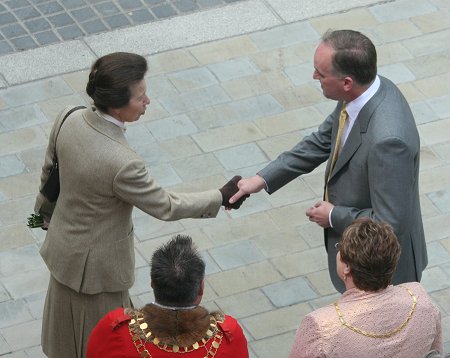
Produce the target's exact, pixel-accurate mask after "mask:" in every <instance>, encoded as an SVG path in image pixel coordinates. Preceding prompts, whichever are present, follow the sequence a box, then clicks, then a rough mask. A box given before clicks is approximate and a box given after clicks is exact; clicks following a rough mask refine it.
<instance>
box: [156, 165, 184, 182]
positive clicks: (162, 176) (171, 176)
mask: <svg viewBox="0 0 450 358" xmlns="http://www.w3.org/2000/svg"><path fill="white" fill-rule="evenodd" d="M148 169H149V173H150V175H151V176H152V178H153V179H155V180H156V181H157V182H158V183H159V184H160V185H161V186H162V187H168V186H173V185H177V184H181V183H182V182H183V181H182V180H181V178H180V177H179V176H178V174H177V173H176V172H175V170H174V169H173V167H172V165H170V164H167V163H163V164H160V165H152V166H151V167H150V168H148Z"/></svg>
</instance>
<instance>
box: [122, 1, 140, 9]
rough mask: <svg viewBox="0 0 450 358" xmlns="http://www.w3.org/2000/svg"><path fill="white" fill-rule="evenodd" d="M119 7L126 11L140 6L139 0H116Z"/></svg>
mask: <svg viewBox="0 0 450 358" xmlns="http://www.w3.org/2000/svg"><path fill="white" fill-rule="evenodd" d="M117 2H118V4H119V5H120V7H121V8H122V9H124V10H126V11H129V10H135V9H139V8H141V7H142V2H141V1H140V0H117Z"/></svg>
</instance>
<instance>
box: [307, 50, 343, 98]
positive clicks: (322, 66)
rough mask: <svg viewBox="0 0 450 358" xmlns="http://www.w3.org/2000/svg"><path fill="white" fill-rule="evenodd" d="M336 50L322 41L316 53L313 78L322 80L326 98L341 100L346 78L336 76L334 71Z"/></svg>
mask: <svg viewBox="0 0 450 358" xmlns="http://www.w3.org/2000/svg"><path fill="white" fill-rule="evenodd" d="M333 53H334V50H333V49H332V48H331V47H330V46H328V45H325V44H324V43H321V44H320V45H319V46H318V47H317V49H316V52H315V53H314V73H313V78H314V79H315V80H318V81H320V85H321V87H322V92H323V95H324V96H325V97H326V98H329V99H334V100H341V99H342V95H343V94H344V78H343V77H336V75H335V74H334V73H333V66H332V64H331V59H332V56H333Z"/></svg>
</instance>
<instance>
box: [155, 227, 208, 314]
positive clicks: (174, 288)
mask: <svg viewBox="0 0 450 358" xmlns="http://www.w3.org/2000/svg"><path fill="white" fill-rule="evenodd" d="M150 276H151V279H152V285H153V292H154V294H155V299H156V302H158V303H160V304H163V305H169V306H175V307H181V306H186V305H191V304H192V303H193V302H194V301H195V299H196V298H197V294H198V292H199V289H200V285H201V281H202V279H203V277H204V276H205V262H204V261H203V259H202V257H201V256H200V253H199V252H198V250H197V248H196V247H195V245H194V244H193V243H192V238H191V237H189V236H186V235H177V236H175V237H173V238H172V240H170V241H169V242H168V243H166V244H165V245H163V246H162V247H160V248H159V249H157V250H156V251H155V252H154V254H153V256H152V263H151V273H150Z"/></svg>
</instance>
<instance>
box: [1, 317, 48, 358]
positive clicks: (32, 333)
mask: <svg viewBox="0 0 450 358" xmlns="http://www.w3.org/2000/svg"><path fill="white" fill-rule="evenodd" d="M41 326H42V321H41V320H33V321H29V322H25V323H21V324H18V325H14V326H10V327H6V328H2V329H0V334H2V335H3V337H4V338H5V340H6V342H7V343H8V345H9V346H10V347H11V348H12V350H13V351H20V350H23V349H26V348H30V347H34V346H37V345H39V344H40V341H41ZM23 332H26V333H27V339H23ZM23 354H24V355H23V356H18V357H23V358H26V356H25V353H23Z"/></svg>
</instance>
